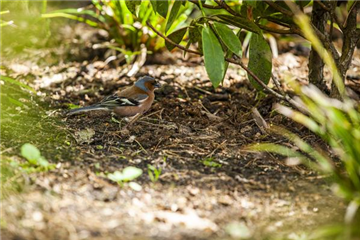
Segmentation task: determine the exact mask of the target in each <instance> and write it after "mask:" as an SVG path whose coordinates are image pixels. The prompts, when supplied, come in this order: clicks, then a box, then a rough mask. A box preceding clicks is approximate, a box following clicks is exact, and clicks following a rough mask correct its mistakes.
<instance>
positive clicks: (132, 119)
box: [125, 113, 142, 128]
mask: <svg viewBox="0 0 360 240" xmlns="http://www.w3.org/2000/svg"><path fill="white" fill-rule="evenodd" d="M141 116H142V113H137V114H136V115H135V116H133V117H132V118H131V119H130V122H129V123H128V124H126V126H125V128H126V127H128V126H130V125H132V124H133V123H135V122H136V121H137V120H138V119H139V118H140V117H141Z"/></svg>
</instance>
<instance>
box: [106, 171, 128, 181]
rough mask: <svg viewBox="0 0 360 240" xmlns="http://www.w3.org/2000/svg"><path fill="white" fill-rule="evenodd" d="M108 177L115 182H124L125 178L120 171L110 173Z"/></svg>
mask: <svg viewBox="0 0 360 240" xmlns="http://www.w3.org/2000/svg"><path fill="white" fill-rule="evenodd" d="M107 177H108V178H109V179H110V180H111V181H114V182H122V181H123V180H124V175H123V174H122V173H121V172H119V171H115V172H113V173H109V174H108V175H107Z"/></svg>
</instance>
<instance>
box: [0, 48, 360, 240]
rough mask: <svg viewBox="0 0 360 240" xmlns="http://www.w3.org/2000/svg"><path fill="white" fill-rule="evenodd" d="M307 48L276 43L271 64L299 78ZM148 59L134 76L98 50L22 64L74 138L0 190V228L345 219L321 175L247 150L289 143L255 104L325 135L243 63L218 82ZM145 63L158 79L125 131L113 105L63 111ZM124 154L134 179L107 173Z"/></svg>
mask: <svg viewBox="0 0 360 240" xmlns="http://www.w3.org/2000/svg"><path fill="white" fill-rule="evenodd" d="M162 56H166V54H165V53H164V55H162ZM305 59H306V58H305V57H301V56H295V55H294V54H292V53H283V54H281V55H280V56H279V57H278V58H277V59H275V60H274V67H275V73H277V74H279V75H280V76H281V74H285V73H286V72H287V71H292V73H293V74H296V76H297V78H298V79H299V80H304V79H306V60H305ZM155 63H156V61H154V60H151V59H150V60H149V61H148V64H147V65H145V66H144V67H142V68H141V70H140V71H139V73H138V74H137V75H136V76H134V77H131V78H128V77H124V76H120V74H119V73H120V72H121V69H119V68H116V67H114V66H112V65H111V64H109V65H106V64H104V62H103V61H100V60H94V61H90V62H88V61H83V62H68V63H59V64H57V65H54V66H52V67H49V68H48V69H47V70H46V71H42V72H41V73H36V72H34V71H33V70H30V73H29V72H27V73H18V76H20V77H21V76H27V75H29V74H31V75H32V77H33V79H35V81H34V82H33V86H34V87H36V88H38V89H41V91H42V92H43V93H46V97H45V102H46V103H48V104H49V105H50V109H51V114H52V115H54V116H56V117H57V118H58V119H61V121H62V126H63V127H64V128H65V129H66V132H67V133H68V135H69V136H70V138H69V141H68V146H67V147H64V146H59V147H58V148H57V150H58V151H59V152H60V151H61V152H63V153H64V152H65V153H66V152H68V156H67V157H59V158H56V159H57V160H54V159H55V157H54V159H53V158H52V156H51V155H46V157H47V159H49V161H52V162H55V163H56V164H57V165H56V169H54V170H51V171H49V172H44V173H36V174H33V175H32V176H31V178H30V182H31V184H30V186H29V189H28V190H27V191H25V192H24V193H21V194H16V195H12V196H9V197H8V198H6V199H4V200H3V201H2V218H3V220H2V221H3V222H5V224H2V229H1V236H2V239H299V237H300V236H301V234H303V233H305V232H307V231H312V230H316V229H318V228H319V226H322V225H323V224H327V223H334V222H338V221H341V219H342V218H343V215H344V209H345V207H346V205H345V203H344V202H342V201H341V200H340V199H339V198H337V197H335V196H334V194H333V193H332V191H331V185H330V184H329V183H328V182H327V180H326V176H322V175H318V174H316V173H315V172H313V171H311V170H309V169H306V168H305V167H302V166H288V165H287V164H286V159H284V158H282V157H279V156H275V155H272V154H265V153H251V152H249V151H246V150H244V147H245V146H248V145H249V144H254V143H257V142H269V141H272V142H277V143H285V144H289V143H286V141H285V140H284V139H282V138H281V137H279V136H273V135H269V134H267V133H266V132H262V131H261V129H260V128H259V127H258V126H257V125H256V123H255V121H254V118H253V116H252V114H251V109H252V108H253V107H256V108H257V109H258V111H259V112H260V114H261V115H262V116H263V117H264V119H265V120H266V122H267V123H268V124H274V125H278V126H283V127H286V128H287V129H289V130H291V131H293V132H295V133H297V134H300V135H301V136H302V137H303V138H305V139H306V140H307V141H308V142H310V143H312V144H313V145H317V144H320V145H322V143H321V141H320V140H319V139H317V138H316V137H314V136H313V135H311V134H310V133H309V132H308V131H306V129H304V128H302V127H301V126H299V125H296V124H294V123H292V122H290V121H289V120H287V119H285V118H284V117H282V116H280V115H278V114H277V113H276V112H274V111H273V110H272V105H273V104H274V103H275V102H277V100H276V99H274V98H272V97H270V96H267V97H263V96H260V95H257V94H256V92H255V91H254V90H253V89H252V88H251V87H250V86H249V84H248V82H247V80H246V74H245V73H244V72H243V71H242V70H241V69H239V68H237V67H231V69H230V71H229V73H228V76H227V78H226V80H225V82H224V84H223V86H222V87H220V88H218V89H216V90H214V89H213V88H212V87H211V84H210V82H209V81H208V79H207V75H206V73H205V71H204V67H203V66H202V64H201V62H200V59H198V58H195V57H194V58H190V59H187V61H182V60H180V59H173V62H172V64H170V65H163V64H160V65H159V64H155ZM358 63H359V61H358V60H356V61H355V63H354V64H355V66H357V67H359V66H360V64H359V66H358V65H356V64H358ZM21 64H23V65H24V66H27V62H24V63H21ZM9 68H10V69H11V67H9ZM11 72H12V74H14V71H13V70H11ZM36 74H38V75H36ZM142 75H151V76H154V77H156V78H157V79H158V80H159V82H160V83H161V84H162V87H161V88H160V89H159V90H158V91H157V92H156V100H155V103H154V104H153V106H152V108H151V110H150V111H149V112H148V113H146V114H145V115H144V116H143V117H142V118H141V119H140V120H138V121H137V122H136V123H134V125H133V126H132V127H131V128H128V131H121V127H122V126H123V125H124V124H126V123H125V122H124V121H122V122H121V120H120V119H116V117H114V116H112V115H111V114H110V113H106V112H94V113H90V114H82V115H77V116H71V117H67V116H66V115H65V112H66V111H67V109H68V104H77V105H89V104H92V103H95V102H97V101H99V100H101V99H102V98H103V97H105V96H107V95H109V94H111V93H113V92H114V91H116V90H117V89H118V88H121V87H126V86H128V85H131V84H132V83H133V82H134V81H135V80H136V79H137V78H138V77H139V76H142ZM119 122H120V123H119ZM148 164H151V165H153V166H155V167H156V168H161V170H162V173H161V175H160V177H159V179H158V181H156V182H151V181H150V178H149V175H148V171H147V169H148ZM127 166H135V167H138V168H141V169H142V170H143V174H142V175H141V176H140V177H139V178H138V179H136V180H135V181H136V182H137V183H139V184H140V185H141V186H142V189H141V190H140V191H135V190H133V189H131V188H129V187H128V186H125V187H120V186H119V185H118V184H117V183H114V182H111V181H110V180H108V179H107V178H106V177H105V175H106V174H107V173H112V172H114V171H118V170H122V169H123V168H125V167H127Z"/></svg>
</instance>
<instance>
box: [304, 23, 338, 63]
mask: <svg viewBox="0 0 360 240" xmlns="http://www.w3.org/2000/svg"><path fill="white" fill-rule="evenodd" d="M311 27H312V28H313V29H314V31H315V33H316V35H317V36H318V37H319V38H320V40H321V41H322V42H323V44H324V46H325V49H329V50H330V51H331V55H332V56H333V58H334V59H335V61H337V59H339V57H340V56H339V52H338V51H337V50H336V48H335V46H334V44H333V43H332V42H331V41H330V40H329V39H328V38H327V37H326V36H325V34H324V33H322V32H320V31H319V29H317V28H316V27H315V26H314V25H313V24H311Z"/></svg>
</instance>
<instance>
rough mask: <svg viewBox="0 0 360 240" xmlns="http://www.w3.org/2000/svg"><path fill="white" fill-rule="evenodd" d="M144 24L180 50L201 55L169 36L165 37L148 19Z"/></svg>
mask: <svg viewBox="0 0 360 240" xmlns="http://www.w3.org/2000/svg"><path fill="white" fill-rule="evenodd" d="M146 25H148V26H149V27H150V28H151V29H152V30H153V31H154V32H156V34H157V35H159V36H160V37H162V38H163V39H164V40H166V41H167V42H169V43H171V44H173V45H175V46H176V47H178V48H180V49H181V50H184V51H186V52H189V53H193V54H197V55H202V54H201V53H200V52H198V51H195V50H191V49H187V48H186V47H184V46H181V45H180V44H177V43H176V42H174V41H173V40H171V39H170V38H168V37H166V36H165V35H163V34H162V33H161V32H159V31H158V30H156V28H155V27H154V26H153V25H151V23H150V22H149V20H148V21H146Z"/></svg>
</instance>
